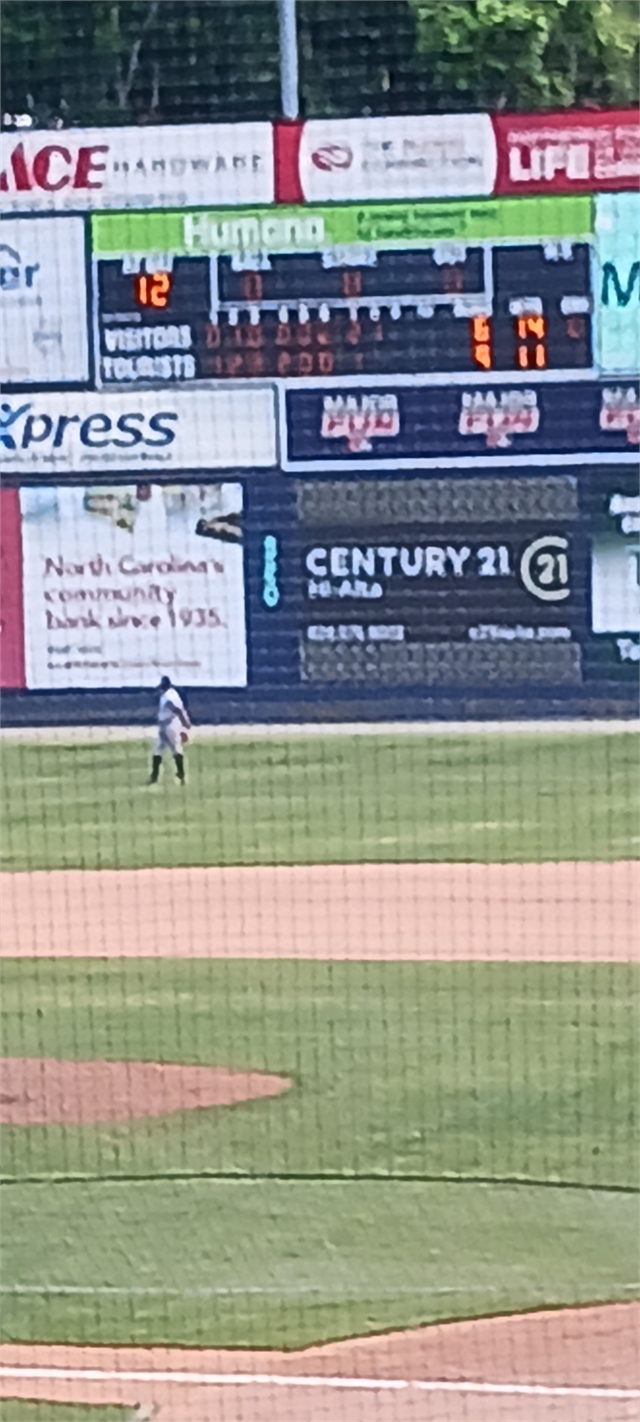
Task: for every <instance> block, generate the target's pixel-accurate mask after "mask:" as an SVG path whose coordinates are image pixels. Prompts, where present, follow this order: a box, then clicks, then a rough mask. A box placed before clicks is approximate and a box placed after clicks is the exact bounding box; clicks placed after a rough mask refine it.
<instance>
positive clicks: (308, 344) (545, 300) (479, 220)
mask: <svg viewBox="0 0 640 1422" xmlns="http://www.w3.org/2000/svg"><path fill="white" fill-rule="evenodd" d="M421 206H422V208H424V207H425V206H427V205H425V204H422V205H420V204H414V205H413V207H411V208H409V207H407V208H401V209H400V212H399V214H397V215H396V221H395V225H394V224H393V223H391V222H390V221H387V222H384V221H382V220H381V218H379V219H378V221H377V222H376V221H375V220H374V219H373V218H371V217H370V213H371V212H372V211H373V212H374V213H375V209H371V208H369V209H368V210H366V215H367V221H366V222H365V221H364V219H363V218H362V213H364V212H365V210H364V209H363V210H361V220H360V221H358V220H357V215H356V220H355V221H352V223H351V226H350V227H347V228H346V231H345V232H342V231H341V224H340V221H339V220H337V219H336V216H335V214H334V215H333V226H332V224H331V222H330V220H329V219H327V220H326V221H325V220H324V219H322V220H321V219H320V218H318V219H316V220H315V221H314V220H312V219H309V218H308V217H307V218H306V219H305V221H304V222H302V221H300V222H298V223H297V226H296V220H294V219H292V222H291V224H290V225H289V227H287V224H286V222H283V221H279V222H272V223H271V224H268V223H267V222H266V221H262V222H261V223H260V222H257V221H255V222H253V224H252V223H251V222H247V223H245V225H244V229H243V225H242V223H241V222H236V223H235V224H234V223H231V222H226V223H225V222H222V221H220V222H214V221H213V220H208V221H207V220H205V219H204V218H203V220H202V222H201V223H200V225H198V226H194V222H193V221H192V223H191V226H190V227H189V226H188V225H187V222H186V220H185V223H184V225H183V235H182V236H181V237H180V238H179V239H178V240H177V241H175V242H174V244H173V250H171V247H169V250H167V251H164V252H158V251H157V250H151V239H152V237H153V225H152V224H151V219H147V227H148V232H147V247H148V250H146V251H145V250H139V245H140V244H142V245H144V238H145V228H144V225H142V226H141V225H140V224H137V225H136V226H135V231H133V232H131V222H129V223H128V229H129V232H130V236H129V241H130V244H131V247H132V250H130V251H128V252H122V253H121V254H120V255H117V256H112V257H110V256H108V255H106V254H102V253H100V254H99V255H97V258H96V276H95V289H96V310H95V320H96V342H97V351H96V357H97V360H96V364H97V368H98V369H99V372H100V378H101V381H102V383H103V384H104V385H110V384H113V383H118V384H128V383H132V382H135V383H138V382H143V383H162V382H165V381H169V382H182V381H188V380H226V379H236V380H247V379H248V380H251V379H260V378H261V379H273V378H283V379H291V378H294V379H295V378H307V379H318V378H320V379H322V378H327V377H328V378H348V377H358V376H381V377H384V376H386V375H400V376H402V375H409V376H411V375H417V376H419V375H430V374H433V373H442V374H447V373H449V372H459V373H462V374H465V373H468V374H469V375H473V374H476V373H478V372H491V371H496V372H501V373H510V372H530V373H532V374H540V373H543V372H544V371H547V370H549V371H553V370H562V371H567V372H571V371H583V370H584V371H589V370H592V369H593V368H594V349H593V331H592V324H593V320H592V318H593V307H594V291H593V262H592V255H593V253H592V246H591V243H590V241H589V235H588V232H586V231H583V230H582V229H583V228H585V229H586V228H587V227H588V223H587V222H586V221H583V220H582V213H581V210H580V206H579V205H577V204H576V202H575V200H573V199H566V200H565V204H564V205H563V204H562V203H560V202H559V200H555V201H553V202H550V203H549V202H548V203H547V204H546V205H545V202H544V201H541V202H538V203H536V204H533V207H534V208H536V209H537V210H538V213H537V222H536V221H535V220H534V219H533V214H532V215H531V217H530V218H529V221H528V222H524V223H522V222H521V226H522V227H523V228H524V230H523V231H522V233H520V232H519V231H517V227H518V223H517V222H516V220H515V214H514V213H513V212H512V209H513V207H514V204H513V203H506V202H503V203H500V202H494V203H490V204H487V203H485V204H480V205H479V209H480V210H479V213H474V211H473V208H471V207H467V205H464V204H456V205H455V209H454V212H453V216H451V209H452V207H454V205H451V204H449V205H448V212H449V220H448V222H446V223H445V222H442V223H440V226H439V228H438V224H437V223H436V222H435V220H434V219H432V220H431V230H432V231H433V234H434V235H433V237H431V236H430V230H429V224H428V223H424V222H423V223H421V222H419V221H418V220H417V218H416V213H418V215H420V208H421ZM428 206H429V207H430V208H434V207H435V208H437V206H438V205H437V204H430V205H428ZM516 206H517V207H518V208H520V209H526V208H527V207H528V206H529V204H528V203H527V201H526V200H525V201H524V202H523V203H520V204H516ZM563 206H564V209H565V210H564V211H563ZM486 210H488V215H487V211H486ZM403 212H404V213H405V220H404V222H403V221H402V213H403ZM525 215H526V214H525ZM558 215H560V220H558ZM136 216H137V215H136ZM572 219H573V220H572ZM109 221H111V223H112V224H118V223H119V222H120V219H116V218H113V219H109V218H106V217H101V218H99V219H96V220H95V223H96V224H97V227H98V233H100V232H101V231H102V232H104V230H105V224H108V223H109ZM345 224H346V219H345V223H343V224H342V225H343V226H345ZM167 226H168V232H169V235H171V223H170V222H169V223H167V222H165V224H164V229H161V235H165V232H166V229H167ZM571 227H573V228H574V233H573V235H570V236H567V235H566V229H567V228H569V229H570V228H571ZM352 229H353V230H352ZM529 229H530V230H529ZM536 229H538V230H542V232H543V234H544V232H545V231H548V233H549V235H548V236H545V235H542V236H541V237H536V238H532V235H531V234H532V233H534V232H535V231H536ZM114 230H115V231H118V230H119V229H118V227H116V228H114ZM185 231H186V238H185V236H184V232H185ZM423 232H424V233H425V235H424V236H423V235H422V234H423ZM503 232H505V233H506V235H503ZM334 233H335V235H336V236H337V237H338V236H342V235H346V236H348V238H349V239H350V240H347V241H339V240H333V241H332V240H329V239H330V238H331V237H332V236H333V235H334ZM442 233H444V234H445V235H444V236H443V235H441V234H442ZM203 234H204V235H203ZM265 234H266V235H265ZM362 234H364V236H365V237H366V240H363V235H362ZM451 234H452V235H451ZM242 242H245V243H246V242H250V243H252V244H253V250H249V249H248V248H247V247H246V246H243V245H241V244H242ZM260 244H262V245H260ZM99 245H100V244H98V250H99ZM105 245H106V246H108V245H109V243H108V242H107V243H105ZM185 245H191V246H192V247H194V248H200V247H203V246H209V247H210V248H211V247H214V248H215V250H209V251H208V252H207V253H206V254H205V253H200V254H196V252H195V251H194V252H193V253H192V254H189V253H186V252H185V251H184V247H185ZM134 246H135V248H136V250H134V249H133V248H134ZM287 247H289V248H291V247H293V248H294V249H295V250H287ZM305 247H306V248H309V247H315V249H316V250H304V248H305ZM180 248H182V250H180Z"/></svg>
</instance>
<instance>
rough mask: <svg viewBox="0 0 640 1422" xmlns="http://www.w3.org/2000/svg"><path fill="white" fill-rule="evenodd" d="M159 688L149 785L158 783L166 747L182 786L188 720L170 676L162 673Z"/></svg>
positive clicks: (189, 728)
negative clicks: (156, 723)
mask: <svg viewBox="0 0 640 1422" xmlns="http://www.w3.org/2000/svg"><path fill="white" fill-rule="evenodd" d="M158 691H159V692H160V700H159V702H158V734H157V736H156V739H155V745H154V747H153V760H152V762H151V774H150V776H149V785H157V783H158V776H159V774H160V767H161V765H162V756H163V754H164V752H165V751H166V750H168V751H171V754H172V756H173V759H174V760H175V763H176V776H177V778H178V780H179V782H180V784H181V785H184V751H183V748H184V745H185V742H186V741H187V740H188V739H189V737H188V732H189V731H190V730H191V722H190V720H189V716H188V714H187V710H186V707H185V705H184V702H183V700H182V697H181V695H180V692H179V691H176V688H175V686H172V684H171V678H170V677H168V676H163V678H162V681H161V682H160V685H159V687H158Z"/></svg>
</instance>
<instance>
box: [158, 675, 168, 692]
mask: <svg viewBox="0 0 640 1422" xmlns="http://www.w3.org/2000/svg"><path fill="white" fill-rule="evenodd" d="M170 686H171V677H170V676H163V677H161V678H160V685H159V687H157V690H158V691H168V690H169V687H170Z"/></svg>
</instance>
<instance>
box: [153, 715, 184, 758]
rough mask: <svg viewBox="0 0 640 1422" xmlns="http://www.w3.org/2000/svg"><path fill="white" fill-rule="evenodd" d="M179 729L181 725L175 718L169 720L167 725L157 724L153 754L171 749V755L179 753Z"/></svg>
mask: <svg viewBox="0 0 640 1422" xmlns="http://www.w3.org/2000/svg"><path fill="white" fill-rule="evenodd" d="M181 729H182V727H181V725H180V722H179V721H178V720H177V719H176V720H174V721H169V722H168V723H167V725H162V726H158V733H157V735H156V739H155V742H154V746H153V754H154V755H162V754H163V752H164V751H171V754H172V755H181V754H182V740H181V737H180V731H181Z"/></svg>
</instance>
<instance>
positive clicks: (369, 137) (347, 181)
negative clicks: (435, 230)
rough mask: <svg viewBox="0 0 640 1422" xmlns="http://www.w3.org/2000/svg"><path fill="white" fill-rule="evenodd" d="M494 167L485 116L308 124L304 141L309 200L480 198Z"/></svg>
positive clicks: (302, 163) (302, 162)
mask: <svg viewBox="0 0 640 1422" xmlns="http://www.w3.org/2000/svg"><path fill="white" fill-rule="evenodd" d="M496 162H497V153H496V141H495V137H494V133H493V129H492V127H491V119H490V118H489V115H488V114H429V115H424V114H423V115H403V116H402V117H397V118H363V119H357V118H356V119H310V120H309V121H308V122H307V123H305V125H304V127H303V130H302V135H301V139H300V151H299V172H300V185H301V188H302V192H303V195H304V197H305V200H306V201H307V202H349V201H353V200H355V201H359V200H360V199H362V198H369V199H374V200H380V201H384V200H388V199H393V198H439V197H475V196H482V195H483V194H486V193H491V192H493V190H494V185H495V175H496Z"/></svg>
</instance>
